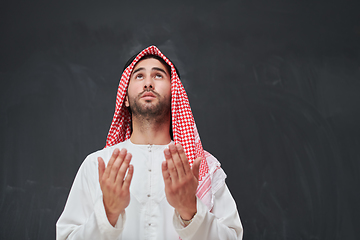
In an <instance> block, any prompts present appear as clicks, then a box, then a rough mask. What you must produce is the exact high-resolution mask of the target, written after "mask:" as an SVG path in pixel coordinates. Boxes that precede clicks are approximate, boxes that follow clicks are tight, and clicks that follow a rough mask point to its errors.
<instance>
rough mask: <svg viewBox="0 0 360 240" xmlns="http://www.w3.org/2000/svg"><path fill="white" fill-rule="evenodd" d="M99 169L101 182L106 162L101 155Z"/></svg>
mask: <svg viewBox="0 0 360 240" xmlns="http://www.w3.org/2000/svg"><path fill="white" fill-rule="evenodd" d="M98 170H99V182H101V179H102V176H103V175H104V172H105V163H104V160H103V159H102V158H101V157H98Z"/></svg>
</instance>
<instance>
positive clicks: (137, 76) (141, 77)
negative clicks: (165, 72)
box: [135, 74, 144, 79]
mask: <svg viewBox="0 0 360 240" xmlns="http://www.w3.org/2000/svg"><path fill="white" fill-rule="evenodd" d="M143 78H144V76H143V75H142V74H138V75H136V76H135V79H143Z"/></svg>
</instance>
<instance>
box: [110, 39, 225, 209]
mask: <svg viewBox="0 0 360 240" xmlns="http://www.w3.org/2000/svg"><path fill="white" fill-rule="evenodd" d="M145 55H157V56H159V57H161V58H162V59H164V61H165V62H166V63H167V64H168V65H169V66H170V67H171V117H172V131H173V140H174V142H175V143H180V144H181V145H182V146H183V148H184V150H185V154H186V156H187V158H188V160H189V163H190V165H192V164H193V162H194V160H195V159H196V158H197V157H202V159H203V161H202V162H201V165H200V170H199V185H198V189H197V196H198V198H200V199H201V200H202V202H203V203H204V204H205V205H207V206H208V208H209V209H211V208H212V206H213V193H214V192H215V191H214V188H216V189H218V188H219V187H220V186H221V183H223V182H224V181H225V177H226V175H225V174H224V173H223V174H220V175H219V174H217V176H220V177H216V178H214V173H215V172H216V171H217V170H219V169H220V164H219V162H218V161H217V160H216V159H215V158H214V157H213V156H212V155H211V154H209V153H207V152H205V151H204V150H203V148H202V144H201V141H200V137H199V134H198V131H197V128H196V125H195V121H194V117H193V114H192V112H191V108H190V104H189V100H188V97H187V94H186V92H185V89H184V87H183V85H182V83H181V81H180V78H179V76H178V74H177V72H176V69H175V67H174V65H173V64H172V63H171V62H170V60H169V59H168V58H166V57H165V55H164V54H162V53H161V52H160V50H159V49H158V48H157V47H155V46H150V47H148V48H146V49H144V50H143V51H141V52H140V53H139V54H138V55H137V56H136V58H135V59H134V60H133V62H132V63H131V64H130V65H129V66H128V67H127V68H126V69H125V70H124V72H123V74H122V76H121V79H120V83H119V88H118V92H117V97H116V106H115V113H114V117H113V121H112V123H111V127H110V130H109V133H108V136H107V140H106V146H105V147H109V146H112V145H115V144H117V143H120V142H123V141H125V140H127V139H129V138H130V134H131V116H130V113H129V111H128V110H127V108H126V107H125V104H124V99H125V96H126V90H127V87H128V85H129V80H130V76H131V73H132V71H133V68H134V66H135V65H136V63H137V62H138V61H139V60H140V59H141V58H142V57H144V56H145ZM205 159H206V160H205ZM204 160H205V161H204ZM221 172H223V171H221Z"/></svg>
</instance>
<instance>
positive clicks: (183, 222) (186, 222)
mask: <svg viewBox="0 0 360 240" xmlns="http://www.w3.org/2000/svg"><path fill="white" fill-rule="evenodd" d="M195 216H196V212H195V214H194V215H193V216H192V217H191V218H190V219H189V220H184V219H183V218H182V217H181V216H180V215H179V219H180V221H181V222H182V225H183V227H186V226H188V225H189V224H190V223H191V222H192V220H193V219H194V217H195Z"/></svg>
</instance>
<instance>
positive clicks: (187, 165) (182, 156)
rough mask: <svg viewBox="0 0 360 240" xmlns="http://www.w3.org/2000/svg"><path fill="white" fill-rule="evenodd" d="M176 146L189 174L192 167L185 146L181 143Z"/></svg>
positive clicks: (186, 172)
mask: <svg viewBox="0 0 360 240" xmlns="http://www.w3.org/2000/svg"><path fill="white" fill-rule="evenodd" d="M176 148H177V151H178V154H179V157H180V159H181V162H182V165H183V168H184V171H185V174H189V173H190V172H191V168H190V164H189V160H188V158H187V157H186V154H185V151H184V148H183V147H182V146H181V145H180V144H176Z"/></svg>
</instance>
